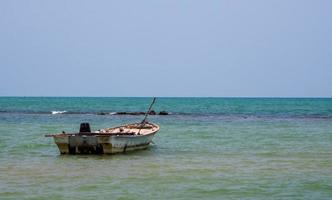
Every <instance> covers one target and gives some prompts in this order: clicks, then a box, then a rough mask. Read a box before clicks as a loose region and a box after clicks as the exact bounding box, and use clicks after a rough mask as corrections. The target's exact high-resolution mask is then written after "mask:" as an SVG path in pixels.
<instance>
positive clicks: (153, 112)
mask: <svg viewBox="0 0 332 200" xmlns="http://www.w3.org/2000/svg"><path fill="white" fill-rule="evenodd" d="M156 114H157V113H156V111H154V110H151V111H150V112H149V115H156Z"/></svg>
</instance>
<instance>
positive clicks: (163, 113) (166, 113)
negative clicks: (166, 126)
mask: <svg viewBox="0 0 332 200" xmlns="http://www.w3.org/2000/svg"><path fill="white" fill-rule="evenodd" d="M159 115H169V113H168V112H166V111H160V112H159Z"/></svg>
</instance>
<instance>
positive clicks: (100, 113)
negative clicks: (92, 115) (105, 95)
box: [97, 112, 107, 115]
mask: <svg viewBox="0 0 332 200" xmlns="http://www.w3.org/2000/svg"><path fill="white" fill-rule="evenodd" d="M97 115H107V113H105V112H99V113H97Z"/></svg>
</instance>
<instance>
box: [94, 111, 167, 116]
mask: <svg viewBox="0 0 332 200" xmlns="http://www.w3.org/2000/svg"><path fill="white" fill-rule="evenodd" d="M96 114H97V115H145V112H112V113H108V112H98V113H96ZM157 114H158V115H169V113H168V112H166V111H161V112H159V113H157V112H156V111H154V110H151V111H150V112H149V115H157Z"/></svg>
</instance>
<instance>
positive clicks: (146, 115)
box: [137, 97, 156, 135]
mask: <svg viewBox="0 0 332 200" xmlns="http://www.w3.org/2000/svg"><path fill="white" fill-rule="evenodd" d="M155 101H156V97H153V100H152V103H151V104H150V107H149V109H148V111H147V112H146V113H145V116H144V119H143V120H142V122H141V126H140V129H139V130H138V133H137V134H138V135H139V134H140V132H141V130H142V128H143V126H144V124H145V122H146V119H147V118H148V115H149V113H150V112H151V109H152V106H153V104H154V102H155Z"/></svg>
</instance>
